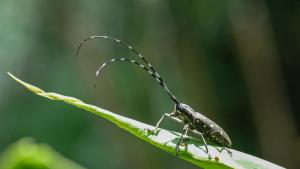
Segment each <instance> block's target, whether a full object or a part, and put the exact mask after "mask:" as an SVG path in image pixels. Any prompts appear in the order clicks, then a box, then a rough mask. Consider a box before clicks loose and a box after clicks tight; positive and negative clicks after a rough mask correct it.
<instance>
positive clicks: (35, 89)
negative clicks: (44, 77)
mask: <svg viewBox="0 0 300 169" xmlns="http://www.w3.org/2000/svg"><path fill="white" fill-rule="evenodd" d="M7 74H8V75H9V76H10V77H11V78H13V79H14V80H15V81H17V82H18V83H20V84H22V85H23V86H25V87H26V88H27V89H29V90H30V91H32V92H33V93H45V92H44V91H43V90H42V89H40V88H38V87H35V86H32V85H31V84H28V83H26V82H23V81H22V80H20V79H18V78H17V77H15V76H14V75H13V74H11V73H10V72H7Z"/></svg>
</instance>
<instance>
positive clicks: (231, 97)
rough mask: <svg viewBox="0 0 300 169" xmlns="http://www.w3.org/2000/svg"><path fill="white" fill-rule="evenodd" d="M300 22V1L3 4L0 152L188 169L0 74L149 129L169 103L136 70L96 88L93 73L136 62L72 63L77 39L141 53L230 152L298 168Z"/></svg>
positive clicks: (96, 164) (93, 53)
mask: <svg viewBox="0 0 300 169" xmlns="http://www.w3.org/2000/svg"><path fill="white" fill-rule="evenodd" d="M299 18H300V1H299V0H289V1H270V0H262V1H249V0H245V1H238V0H224V1H220V0H191V1H179V0H109V1H108V0H90V1H86V0H73V1H70V0H64V1H61V0H51V1H50V0H26V1H19V0H1V1H0V93H1V95H0V151H3V150H4V149H5V148H6V147H7V146H9V145H10V144H12V143H14V142H16V141H17V140H19V139H21V138H23V137H26V136H30V137H33V138H35V139H36V140H38V141H40V142H43V143H47V144H48V145H50V146H51V147H53V148H54V149H55V150H57V151H59V152H61V153H62V154H64V155H66V156H67V157H69V158H70V159H72V160H74V161H77V162H79V163H80V164H82V165H84V166H86V167H87V168H91V169H98V168H109V169H117V168H143V169H150V168H151V169H152V168H156V169H164V168H172V169H179V168H190V169H192V168H195V167H194V166H192V165H190V164H188V163H185V162H183V161H180V160H178V159H176V158H174V157H172V156H170V155H168V154H164V153H162V152H160V151H158V150H155V149H153V148H152V147H151V146H148V145H147V144H143V143H141V142H140V141H138V140H137V139H134V138H132V137H130V136H127V134H125V133H124V132H122V131H120V130H118V129H115V128H113V127H112V126H111V124H110V123H108V122H106V121H104V120H101V119H100V120H99V119H95V118H94V117H93V116H91V115H88V114H86V113H82V111H80V110H77V109H75V108H72V107H69V106H66V105H63V104H55V103H49V102H47V101H45V100H40V99H38V98H36V97H34V96H32V95H30V94H28V93H26V92H20V91H21V90H22V89H21V88H20V87H18V86H17V85H15V83H14V82H12V81H11V79H9V77H7V75H6V72H8V71H9V72H12V73H14V74H15V75H18V77H20V78H21V79H26V81H28V82H30V83H34V84H36V85H38V86H40V87H42V88H45V89H48V90H50V91H56V92H59V93H64V94H67V95H72V96H74V97H77V98H81V99H83V100H85V101H86V102H89V103H91V104H94V105H97V106H100V107H103V108H106V109H109V110H112V111H114V112H121V114H122V115H124V116H128V117H131V118H134V119H137V120H139V121H143V122H145V123H149V124H155V123H156V122H157V120H158V119H159V117H160V116H161V115H162V114H163V113H166V112H170V111H172V108H173V106H174V105H173V103H172V101H171V100H170V99H169V97H168V96H166V95H165V93H164V92H163V91H162V90H161V88H160V87H159V86H158V85H157V84H156V83H155V81H153V79H152V78H151V77H149V76H148V75H147V74H146V73H145V72H142V71H139V70H138V69H136V67H135V66H131V65H128V64H116V65H112V66H111V67H107V69H105V70H104V71H103V74H102V76H101V78H100V79H99V80H97V90H94V88H93V84H94V80H95V71H96V70H97V68H98V67H99V66H100V65H101V63H103V62H104V61H106V60H108V59H111V58H112V57H129V58H132V59H133V58H136V57H135V56H134V55H133V54H132V53H131V52H129V51H128V50H127V49H126V48H123V47H121V46H119V45H118V44H116V43H112V42H109V41H101V40H100V41H91V42H89V43H88V44H87V45H85V46H84V48H82V51H81V54H80V56H78V57H75V56H74V55H75V51H76V48H77V45H78V44H79V43H80V41H81V40H82V39H84V38H86V37H89V36H91V35H109V36H113V37H116V38H118V39H121V40H122V41H124V42H127V43H129V44H130V45H131V46H134V47H135V48H137V49H138V50H139V51H141V52H142V53H143V54H144V55H145V57H147V58H148V59H149V61H150V62H151V63H152V65H153V66H154V67H155V68H156V69H157V71H158V72H159V73H160V75H161V76H162V77H163V78H164V81H165V82H166V83H167V84H168V87H169V88H170V90H171V91H172V92H173V93H174V94H175V95H176V96H177V98H178V99H179V100H180V101H182V102H185V103H188V104H189V105H190V106H192V107H193V108H194V109H195V110H197V111H199V112H202V113H203V114H205V115H206V116H207V117H209V118H211V119H213V120H214V121H216V122H217V123H218V124H220V125H221V126H222V128H224V129H225V130H226V131H228V134H229V135H230V137H231V138H232V141H233V148H236V149H239V150H241V151H243V152H247V153H249V154H252V155H255V156H258V157H261V158H263V159H266V160H268V161H271V162H274V163H277V164H279V165H282V166H285V167H288V168H299V166H300V161H299V160H298V157H299V153H298V152H299V151H300V150H299V149H300V141H299V140H300V139H299V135H300V132H299V131H300V113H299V112H300V104H299V100H300V78H299V74H300V57H299V56H300V52H299V51H300V33H299V32H300V31H299V30H300V22H299ZM100 94H101V95H100ZM140 112H144V113H143V114H141V113H140ZM162 127H164V128H166V129H172V130H176V131H180V130H181V129H182V126H180V125H176V124H174V123H172V122H169V121H165V122H164V123H163V124H162ZM107 131H110V132H107ZM58 138H59V139H58ZM107 145H110V147H112V148H111V149H108V148H107V147H108V146H107ZM132 147H134V148H135V151H134V152H133V151H131V150H132ZM295 150H297V151H295ZM110 159H114V160H110ZM129 161H137V162H136V163H128V162H129Z"/></svg>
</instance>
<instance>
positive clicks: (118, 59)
mask: <svg viewBox="0 0 300 169" xmlns="http://www.w3.org/2000/svg"><path fill="white" fill-rule="evenodd" d="M119 61H125V62H127V63H133V64H135V65H137V66H139V67H140V68H142V69H144V70H145V71H146V72H148V73H149V74H150V75H151V76H152V77H153V78H154V79H155V80H156V81H157V82H158V84H159V85H160V86H161V87H163V88H164V89H165V91H166V92H167V94H168V95H169V96H170V97H171V99H172V100H173V101H174V102H175V103H176V104H179V103H180V102H179V101H178V100H177V98H176V97H175V96H174V95H173V94H172V93H171V92H170V90H169V89H168V87H167V85H166V84H165V82H163V81H162V80H161V78H158V77H157V76H156V74H157V72H156V73H154V72H153V71H151V70H149V69H148V68H147V67H145V66H144V65H142V64H140V63H139V62H137V61H135V60H132V59H128V58H113V59H111V60H110V61H108V62H104V63H103V64H102V65H101V66H100V67H99V69H97V71H96V78H97V77H99V75H100V72H101V70H102V69H103V68H104V67H105V66H107V65H109V64H111V63H114V62H119Z"/></svg>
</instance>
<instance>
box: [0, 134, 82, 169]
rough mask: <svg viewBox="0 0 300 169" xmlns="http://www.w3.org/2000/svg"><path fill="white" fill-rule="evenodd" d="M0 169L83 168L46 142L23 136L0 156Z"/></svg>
mask: <svg viewBox="0 0 300 169" xmlns="http://www.w3.org/2000/svg"><path fill="white" fill-rule="evenodd" d="M0 168H1V169H29V168H30V169H85V168H84V167H81V166H80V165H78V164H76V163H75V162H72V161H70V160H69V159H67V158H65V157H63V156H62V155H60V154H59V153H57V152H56V151H55V150H53V149H52V148H51V147H49V146H48V145H46V144H40V143H36V142H35V141H34V140H33V139H32V138H23V139H21V140H19V141H18V142H17V143H14V144H13V145H11V146H10V147H8V148H7V150H5V152H4V153H3V154H1V156H0Z"/></svg>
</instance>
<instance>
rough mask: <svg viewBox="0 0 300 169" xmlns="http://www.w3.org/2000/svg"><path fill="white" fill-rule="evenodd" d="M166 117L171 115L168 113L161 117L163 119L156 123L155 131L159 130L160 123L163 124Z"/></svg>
mask: <svg viewBox="0 0 300 169" xmlns="http://www.w3.org/2000/svg"><path fill="white" fill-rule="evenodd" d="M165 116H169V114H168V113H165V114H163V115H162V116H161V118H160V119H159V120H158V122H157V123H156V126H155V130H157V129H158V127H159V125H160V123H161V122H162V120H163V119H164V118H165Z"/></svg>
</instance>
